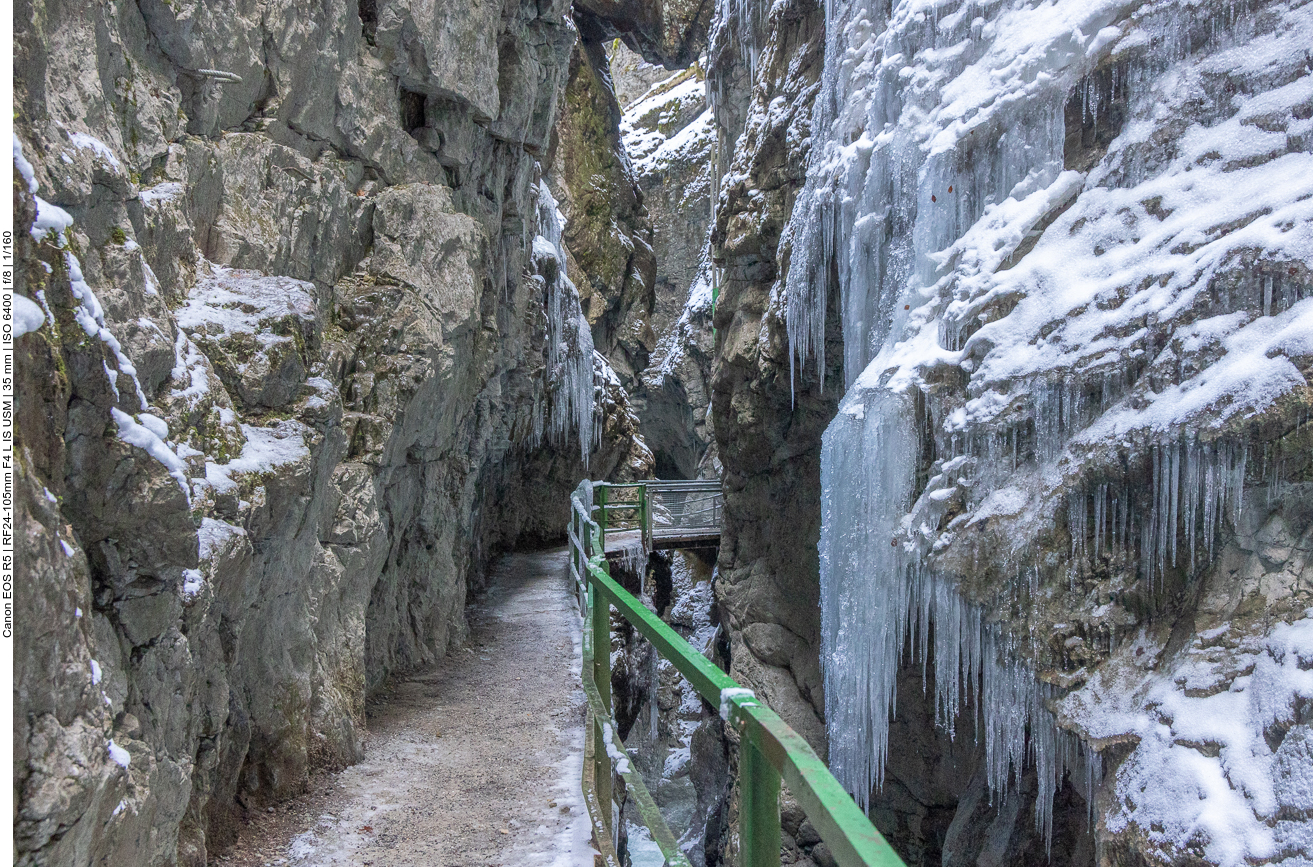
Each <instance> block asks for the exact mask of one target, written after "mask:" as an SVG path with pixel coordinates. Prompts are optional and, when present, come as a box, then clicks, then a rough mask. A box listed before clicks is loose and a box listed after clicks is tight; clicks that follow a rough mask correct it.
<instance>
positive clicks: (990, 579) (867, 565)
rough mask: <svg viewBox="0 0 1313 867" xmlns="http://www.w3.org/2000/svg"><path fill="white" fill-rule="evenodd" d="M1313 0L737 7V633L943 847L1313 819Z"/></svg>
mask: <svg viewBox="0 0 1313 867" xmlns="http://www.w3.org/2000/svg"><path fill="white" fill-rule="evenodd" d="M1308 8H1309V7H1308V6H1307V4H1303V3H1288V4H1287V3H1259V4H1251V5H1247V6H1243V7H1240V6H1236V7H1229V6H1228V7H1226V8H1220V7H1215V6H1213V5H1209V4H1201V5H1199V6H1198V7H1195V6H1191V7H1189V8H1184V7H1182V6H1180V5H1179V4H1152V3H1143V4H1142V3H1109V4H1084V3H1081V4H1070V5H1066V4H1025V3H1022V4H1012V5H991V4H979V3H971V4H957V3H903V4H892V5H891V4H883V3H863V2H854V3H837V4H829V6H828V8H827V9H826V10H823V9H820V8H818V7H809V6H807V5H806V4H801V5H800V4H797V3H792V4H790V3H779V4H774V5H773V6H771V7H770V8H769V10H767V9H765V8H764V7H758V6H755V5H750V4H726V6H725V7H723V9H724V16H725V17H724V18H723V19H722V20H723V21H724V22H725V23H724V27H723V29H717V30H715V31H714V32H713V36H712V48H711V58H710V61H709V79H710V80H711V82H712V85H711V88H710V90H711V93H712V97H713V109H714V110H715V111H716V113H717V123H718V132H719V134H720V136H721V154H722V155H723V156H724V157H725V159H726V161H725V163H724V165H725V176H724V177H723V178H722V179H721V186H720V197H719V201H718V206H717V212H716V221H715V227H714V229H713V242H714V245H715V246H714V255H715V258H716V262H717V264H718V265H719V266H721V267H722V268H723V269H724V270H723V272H722V278H721V283H720V300H719V304H718V308H717V311H716V317H715V321H716V326H717V330H718V336H717V342H716V350H717V366H716V368H715V372H714V386H713V400H712V407H713V410H712V419H713V427H714V430H715V434H716V437H717V445H718V448H719V453H720V457H721V459H722V461H723V462H724V466H725V493H726V508H727V512H728V517H727V527H726V535H725V537H724V538H723V540H722V543H723V547H722V551H721V560H720V564H719V565H720V576H719V581H718V584H717V591H718V599H719V600H721V602H722V605H723V607H724V613H725V615H726V618H727V621H726V622H727V624H728V626H729V632H730V635H731V638H732V645H733V648H734V654H733V670H734V673H735V676H736V677H738V678H740V679H741V680H742V681H743V682H745V683H748V684H750V685H752V686H753V687H755V688H757V689H758V690H759V691H761V692H764V694H765V695H767V696H768V697H769V699H770V701H771V703H772V704H774V705H776V706H777V707H779V708H780V710H781V713H783V714H784V715H785V717H786V718H787V719H789V721H790V722H791V723H792V724H793V725H795V726H796V727H798V728H799V729H800V730H801V731H804V732H810V733H811V734H810V736H811V737H812V738H813V740H814V741H816V742H818V743H819V744H821V745H822V746H826V747H828V750H829V757H830V762H831V766H832V767H833V768H834V769H835V772H836V774H838V776H839V777H840V779H841V780H843V781H844V782H845V784H846V785H848V786H850V788H851V790H852V791H854V793H855V795H856V797H857V798H858V800H859V802H869V806H870V811H871V815H872V817H873V818H874V819H875V821H876V823H877V825H878V826H879V827H880V828H881V830H882V831H884V832H885V833H886V834H887V835H888V836H889V838H890V840H891V841H892V842H893V843H894V844H895V846H896V847H897V848H898V849H899V850H900V852H902V854H903V855H904V857H905V858H907V859H908V861H909V863H920V864H929V863H943V864H958V863H962V864H966V863H972V864H995V863H1003V862H1004V861H1006V862H1009V863H1015V862H1022V863H1049V862H1052V863H1095V862H1098V863H1111V864H1143V863H1215V864H1240V863H1291V864H1294V863H1305V862H1306V861H1307V859H1308V858H1309V857H1310V856H1311V853H1313V849H1311V848H1310V837H1309V832H1308V827H1309V825H1308V819H1309V815H1310V814H1309V812H1308V807H1309V803H1310V802H1309V801H1308V799H1307V792H1308V789H1307V786H1306V784H1305V782H1304V780H1305V779H1306V777H1305V774H1304V771H1303V768H1304V767H1306V766H1307V762H1306V758H1305V752H1304V749H1305V748H1304V746H1303V744H1304V742H1305V741H1304V738H1305V737H1306V732H1307V726H1308V724H1309V719H1308V708H1309V701H1310V698H1313V693H1310V687H1311V686H1313V684H1311V683H1310V681H1309V679H1308V670H1309V668H1310V665H1311V664H1313V663H1311V660H1313V655H1311V654H1310V651H1313V646H1311V645H1310V643H1309V630H1308V624H1309V620H1308V616H1309V614H1308V606H1309V600H1310V597H1309V595H1308V593H1309V590H1308V584H1307V582H1308V578H1309V573H1308V561H1307V556H1306V554H1305V553H1304V552H1305V551H1306V550H1307V544H1308V542H1307V539H1308V534H1309V533H1310V531H1311V530H1313V527H1311V525H1310V522H1309V518H1308V515H1307V507H1306V505H1305V504H1306V503H1307V502H1308V490H1307V489H1306V488H1305V487H1304V486H1305V484H1306V483H1307V478H1306V475H1305V470H1304V467H1305V466H1306V464H1307V460H1308V457H1307V455H1308V452H1307V441H1306V440H1307V427H1306V422H1307V413H1308V410H1307V407H1308V399H1309V397H1308V396H1309V393H1310V392H1309V389H1308V385H1309V374H1310V371H1309V365H1308V357H1309V356H1308V343H1307V340H1306V337H1305V336H1304V335H1306V334H1307V333H1308V328H1309V322H1310V320H1309V319H1308V316H1309V312H1308V311H1309V307H1308V305H1309V303H1310V301H1309V297H1308V296H1309V295H1310V292H1313V287H1311V286H1310V283H1309V276H1308V270H1307V265H1308V262H1309V261H1310V255H1311V254H1313V245H1310V238H1311V237H1313V234H1311V231H1310V230H1311V228H1313V225H1311V224H1310V221H1309V219H1310V218H1309V212H1308V208H1307V202H1308V201H1309V200H1310V197H1311V195H1313V190H1310V188H1309V186H1308V180H1307V178H1308V174H1307V167H1308V165H1309V162H1308V161H1309V159H1310V158H1313V157H1311V155H1310V151H1311V150H1313V148H1311V147H1310V141H1309V138H1308V134H1309V133H1308V130H1309V127H1308V124H1309V123H1310V120H1309V115H1310V111H1309V107H1308V94H1309V87H1310V82H1311V81H1313V78H1311V77H1310V74H1311V72H1313V69H1311V68H1310V64H1309V61H1308V55H1307V46H1306V45H1305V44H1303V43H1304V42H1306V38H1305V34H1306V33H1307V28H1308V14H1309V13H1308ZM827 13H828V15H829V18H828V20H827V18H826V15H827ZM841 398H842V402H840V401H841ZM831 419H833V421H831ZM827 426H828V427H827ZM822 431H826V433H825V436H824V438H822V436H821V433H822ZM822 439H823V441H824V446H823V447H822ZM783 526H787V527H789V528H790V533H788V534H787V535H786V534H782V533H780V532H779V528H780V527H783ZM771 527H773V528H774V530H775V531H774V532H771V531H770V530H768V529H766V528H771ZM797 531H803V532H802V533H799V532H797ZM804 533H806V534H814V535H812V536H811V538H796V536H802V535H803V534H804ZM817 540H818V541H819V548H820V558H819V564H818V563H817V561H816V560H813V559H811V558H812V552H813V551H815V550H816V548H814V547H813V542H814V541H817ZM813 600H819V603H820V604H819V609H820V612H819V613H820V617H818V618H816V619H812V620H808V617H809V616H811V615H813V614H814V613H816V608H814V607H813ZM817 657H819V658H821V659H823V668H824V678H823V682H822V677H821V674H820V668H821V666H820V665H818V664H816V663H813V661H812V660H813V659H815V658H817ZM822 720H824V729H823V730H822V728H821V721H822ZM822 737H824V738H825V741H824V742H822V741H821V738H822ZM787 842H788V841H787V840H786V843H787ZM813 857H814V853H813Z"/></svg>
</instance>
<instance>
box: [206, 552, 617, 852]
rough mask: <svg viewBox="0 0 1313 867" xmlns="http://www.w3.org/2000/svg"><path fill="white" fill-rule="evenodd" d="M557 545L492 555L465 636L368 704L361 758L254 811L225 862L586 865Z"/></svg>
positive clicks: (571, 638)
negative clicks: (486, 583) (287, 799)
mask: <svg viewBox="0 0 1313 867" xmlns="http://www.w3.org/2000/svg"><path fill="white" fill-rule="evenodd" d="M565 568H566V552H565V549H563V548H562V549H557V550H552V551H544V552H533V553H529V554H511V555H507V556H505V557H503V558H502V559H501V560H500V561H499V562H498V563H497V565H496V566H495V568H494V570H493V576H492V582H491V586H490V588H489V590H488V591H487V593H486V594H485V595H484V596H483V598H482V599H480V600H478V602H477V603H475V604H474V605H472V606H471V607H470V609H469V612H468V613H469V619H470V636H469V641H468V642H467V644H466V645H465V646H464V647H458V648H454V649H453V650H452V651H451V652H450V653H449V654H448V655H447V657H446V658H445V659H443V660H442V661H441V662H440V663H438V664H437V665H436V666H434V667H433V668H432V669H429V670H427V671H421V672H416V673H414V674H412V675H410V676H408V677H404V678H399V679H397V680H396V682H395V683H393V685H392V688H391V691H390V692H389V694H388V695H386V696H385V697H383V700H382V701H381V702H378V703H376V704H374V705H372V706H371V709H370V710H371V713H370V718H369V735H368V738H367V740H366V751H365V758H364V760H363V761H362V762H361V763H360V764H358V765H354V766H352V767H351V768H348V769H347V770H345V771H343V772H341V773H339V774H331V775H324V776H321V777H318V778H316V779H315V781H314V782H313V784H312V786H311V792H310V793H309V794H308V795H306V796H304V797H302V798H299V799H297V800H296V801H294V802H292V803H291V804H289V805H285V806H284V807H282V808H278V809H275V810H274V812H273V813H267V814H263V815H261V816H260V818H259V821H258V822H253V823H252V825H251V826H250V827H249V828H248V829H247V830H246V831H245V832H244V833H243V835H242V838H241V839H239V841H238V843H237V845H236V846H234V847H233V849H232V850H230V851H229V852H228V853H227V855H226V857H223V858H219V859H216V860H215V862H214V863H218V864H224V865H242V867H248V865H265V864H269V865H294V867H311V865H314V867H320V865H356V864H359V865H377V867H412V865H413V867H421V865H423V867H455V865H461V867H466V865H470V867H473V865H478V867H484V865H512V864H517V865H518V864H530V865H537V864H541V865H561V867H566V865H577V864H588V865H591V864H592V851H591V847H590V846H589V845H588V827H589V823H588V819H587V815H586V813H585V812H584V807H583V800H582V798H581V796H580V794H579V771H580V767H581V764H582V751H583V719H584V696H583V691H582V689H581V688H580V686H579V646H578V623H579V620H578V614H577V612H576V607H575V604H574V598H573V593H572V590H571V587H570V583H569V578H568V577H567V575H566V574H565Z"/></svg>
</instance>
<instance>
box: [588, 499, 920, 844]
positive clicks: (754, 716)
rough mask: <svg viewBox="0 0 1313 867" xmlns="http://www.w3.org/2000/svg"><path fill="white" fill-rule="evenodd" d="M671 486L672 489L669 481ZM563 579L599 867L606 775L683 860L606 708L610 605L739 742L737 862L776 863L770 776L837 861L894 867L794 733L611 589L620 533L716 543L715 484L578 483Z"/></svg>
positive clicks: (661, 541)
mask: <svg viewBox="0 0 1313 867" xmlns="http://www.w3.org/2000/svg"><path fill="white" fill-rule="evenodd" d="M671 486H675V487H671ZM570 504H571V510H570V526H569V527H568V528H567V533H568V535H569V537H570V574H571V575H572V576H573V578H574V581H575V587H576V590H577V592H578V594H579V609H580V611H581V612H582V613H583V615H584V617H583V630H584V634H583V682H584V684H583V685H584V692H585V693H586V694H587V696H588V721H587V725H586V726H585V732H586V735H585V745H584V749H585V754H584V768H583V793H584V801H585V803H586V804H587V805H588V812H589V817H590V818H591V820H592V824H593V839H594V842H595V843H596V844H597V851H598V852H600V853H601V857H600V859H599V867H601V865H603V864H604V865H605V867H622V864H623V861H624V859H623V857H622V856H623V853H622V852H621V851H620V846H619V828H618V827H617V825H618V823H619V819H618V816H619V815H620V813H619V805H618V804H617V798H616V795H617V793H618V792H617V786H616V782H617V780H622V781H623V786H621V787H619V792H621V793H623V794H622V795H621V798H622V799H628V800H631V801H633V803H634V805H635V806H636V807H637V813H638V814H639V816H640V817H641V819H642V822H643V824H644V825H645V826H646V827H647V829H648V831H649V832H650V833H651V836H652V839H653V840H654V841H655V842H656V844H657V846H658V847H659V848H660V850H661V854H662V856H663V858H664V860H665V865H666V867H689V862H688V859H687V858H686V857H685V855H684V853H683V852H682V851H681V850H680V848H679V845H678V843H677V842H676V839H677V838H676V836H675V835H674V834H672V833H671V831H670V828H669V827H668V826H667V825H666V821H665V819H664V818H663V817H662V815H661V813H660V811H659V810H658V809H657V806H656V803H655V802H654V801H653V800H652V796H651V794H650V793H649V792H648V790H647V786H646V785H645V784H644V782H643V778H642V776H641V775H640V774H639V772H638V770H637V768H636V766H635V764H634V763H633V762H632V761H629V760H628V758H627V754H626V752H625V745H624V742H623V741H622V740H621V739H620V737H619V735H618V734H617V727H616V725H615V718H614V714H613V710H612V707H611V653H610V648H611V620H612V617H611V611H612V608H614V609H615V611H616V612H617V613H618V614H619V616H620V617H623V618H624V619H625V620H627V621H629V623H630V624H632V625H633V627H634V628H635V629H636V630H638V632H640V633H641V634H642V635H643V636H644V637H645V638H647V640H648V641H650V642H651V643H652V646H653V647H654V648H655V649H656V651H657V652H658V653H660V654H661V655H662V656H663V657H665V658H666V659H667V660H669V661H670V662H671V663H672V664H673V665H674V666H675V668H676V669H678V671H679V673H680V674H682V675H683V676H684V677H685V678H686V679H687V680H688V682H689V683H690V684H691V685H692V686H693V688H694V689H696V690H697V692H698V694H700V695H701V696H702V697H703V698H704V699H706V700H707V701H708V702H709V703H710V704H711V705H712V706H713V707H719V708H720V715H721V717H722V718H723V719H724V720H725V721H726V722H727V723H728V726H727V730H728V736H729V738H730V740H731V742H735V743H737V745H738V746H737V749H738V792H739V824H738V842H739V860H738V864H739V865H740V867H776V865H779V863H780V810H779V794H780V783H781V779H782V780H783V782H784V783H785V784H787V785H788V787H789V791H790V793H792V795H793V797H794V799H795V800H796V801H797V802H798V804H799V805H800V806H801V807H802V809H803V812H805V813H806V814H807V818H809V819H810V820H811V822H812V825H814V826H815V827H816V830H817V831H818V832H819V833H820V835H821V839H822V840H823V841H824V842H825V845H826V846H827V847H828V848H829V850H830V852H831V853H832V854H833V855H834V858H835V860H836V861H837V862H838V863H839V865H840V867H905V865H904V864H903V861H902V859H900V858H899V857H898V855H897V853H895V852H894V850H893V849H892V848H890V846H889V844H888V843H887V842H885V840H884V838H883V837H881V836H880V834H879V832H878V831H876V830H875V826H874V825H872V824H871V821H870V819H868V818H867V817H866V814H865V813H863V812H862V810H861V809H860V808H859V807H858V806H857V804H855V803H854V802H853V799H852V798H850V797H849V796H848V793H847V792H845V791H844V789H843V787H842V786H841V785H840V784H839V781H838V780H836V779H835V778H834V776H833V775H832V774H831V773H830V770H829V768H827V767H826V766H825V763H824V762H822V761H821V759H820V757H819V756H817V755H816V753H815V751H814V750H812V748H811V746H810V745H809V744H808V743H807V741H806V740H804V739H803V737H802V736H801V735H799V734H798V733H797V732H795V731H794V730H793V729H792V728H790V727H789V726H788V725H787V724H786V723H785V722H784V720H782V719H780V717H779V715H777V714H776V713H775V712H774V711H772V710H771V709H770V708H769V707H767V706H766V705H765V704H764V703H763V702H762V701H761V700H759V699H758V698H757V697H756V696H755V695H754V694H753V693H752V691H751V690H748V689H744V688H742V687H740V686H739V685H738V684H737V683H735V682H734V680H733V679H732V678H730V676H729V675H727V674H726V673H725V672H723V671H721V670H720V669H719V668H717V667H716V666H715V665H713V664H712V663H711V661H710V660H708V659H707V658H706V657H705V656H703V655H702V654H701V653H699V652H698V651H696V650H695V649H694V648H693V646H692V645H690V644H689V643H688V642H687V641H685V640H684V638H683V637H682V636H680V635H679V633H677V632H675V630H674V629H672V628H671V627H670V626H669V625H668V624H666V623H665V622H664V621H662V620H661V619H660V618H659V617H657V615H655V614H653V613H652V612H651V611H649V610H648V609H647V607H646V606H644V605H643V603H642V602H641V601H639V600H638V599H636V598H635V597H634V596H633V595H632V594H630V593H629V592H628V591H626V590H625V589H624V588H623V587H621V586H620V585H619V584H617V583H616V582H615V581H614V580H613V579H612V578H611V574H610V570H609V567H608V565H607V560H606V550H607V546H606V542H605V538H606V535H607V532H608V530H609V531H611V533H612V535H613V536H614V535H616V534H617V533H629V534H631V538H632V537H637V539H638V540H639V541H640V542H641V544H642V545H643V547H644V548H646V549H647V550H652V549H653V548H657V547H667V548H673V547H681V546H682V545H688V544H694V543H695V542H697V540H701V541H700V542H697V543H700V544H706V542H707V541H714V540H718V539H719V534H720V520H721V518H720V516H721V499H720V485H719V483H718V482H696V483H694V482H677V483H672V482H640V483H636V484H630V485H609V484H604V483H594V482H590V481H584V482H583V483H581V484H580V485H579V487H578V489H576V490H575V492H574V494H573V495H571V497H570Z"/></svg>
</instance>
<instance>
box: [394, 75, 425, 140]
mask: <svg viewBox="0 0 1313 867" xmlns="http://www.w3.org/2000/svg"><path fill="white" fill-rule="evenodd" d="M428 101H429V98H428V96H426V95H425V94H423V93H420V92H418V91H414V90H408V89H406V88H405V87H404V86H403V87H402V88H401V96H400V102H401V128H402V129H404V130H405V131H406V132H408V133H409V134H410V135H411V137H412V138H417V137H418V135H419V131H420V130H422V129H423V128H424V127H425V125H426V123H427V117H426V115H427V113H428Z"/></svg>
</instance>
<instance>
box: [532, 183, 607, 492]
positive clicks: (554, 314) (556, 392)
mask: <svg viewBox="0 0 1313 867" xmlns="http://www.w3.org/2000/svg"><path fill="white" fill-rule="evenodd" d="M537 219H538V235H537V237H535V238H534V241H533V251H534V256H535V258H536V259H540V260H546V261H551V262H553V263H554V264H555V267H554V270H555V274H554V275H547V276H551V277H552V279H547V276H545V277H544V279H546V280H547V299H546V303H547V309H546V313H547V371H546V378H547V381H546V392H547V393H546V395H544V400H543V401H542V402H541V403H540V404H539V407H540V410H539V412H538V414H537V417H536V418H535V420H534V424H535V427H534V431H533V434H532V436H531V437H530V443H529V444H530V445H531V446H536V445H538V443H539V442H541V441H542V439H543V437H544V435H546V437H547V439H548V441H549V442H551V443H552V444H553V445H555V446H558V447H559V446H563V445H565V443H566V442H567V440H568V438H569V436H570V434H572V433H573V434H575V435H576V436H577V437H578V439H579V451H580V457H581V459H582V460H583V462H584V466H587V465H588V457H589V455H591V454H592V452H593V450H594V449H596V448H597V446H598V444H599V442H600V437H601V429H600V427H599V426H598V422H597V419H596V396H595V394H594V391H595V387H596V375H595V370H594V368H595V359H594V355H596V353H595V351H594V349H593V333H592V329H591V328H590V327H589V325H588V320H587V319H585V318H584V314H583V309H582V308H581V307H580V305H579V292H578V290H577V289H576V288H575V285H574V284H573V283H572V282H570V278H569V276H568V275H567V273H566V256H565V246H564V242H563V241H562V239H561V236H562V233H563V232H564V218H563V217H562V216H561V211H560V209H559V208H558V207H557V204H556V200H555V199H554V198H553V197H552V193H551V191H550V190H549V189H548V188H547V184H546V182H545V181H540V182H539V183H538V205H537ZM607 367H608V369H609V365H608V366H607Z"/></svg>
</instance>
